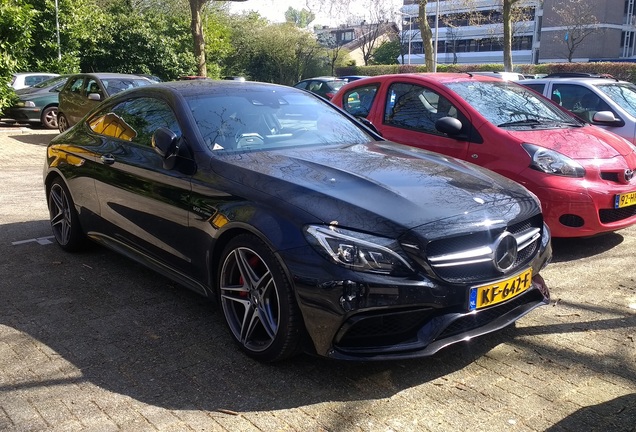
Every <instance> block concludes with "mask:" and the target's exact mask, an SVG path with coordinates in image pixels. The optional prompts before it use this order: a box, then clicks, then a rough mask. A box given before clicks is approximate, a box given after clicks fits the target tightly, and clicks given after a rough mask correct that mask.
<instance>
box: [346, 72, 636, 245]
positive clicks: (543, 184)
mask: <svg viewBox="0 0 636 432" xmlns="http://www.w3.org/2000/svg"><path fill="white" fill-rule="evenodd" d="M354 95H355V97H352V96H354ZM356 98H358V99H359V100H360V102H359V103H355V102H354V103H349V101H351V100H352V99H356ZM333 102H334V103H335V104H336V105H339V106H341V107H344V109H345V110H347V111H348V112H350V113H351V114H353V115H355V116H361V117H363V118H365V121H367V122H371V123H372V124H373V125H374V127H375V128H376V129H377V130H378V131H379V132H380V133H381V134H382V135H383V136H384V137H385V138H387V139H389V140H392V141H396V142H400V143H403V144H408V145H412V146H416V147H420V148H424V149H427V150H432V151H435V152H438V153H442V154H445V155H448V156H453V157H457V158H459V159H463V160H465V161H469V162H472V163H475V164H477V165H480V166H482V167H485V168H488V169H491V170H493V171H495V172H498V173H499V174H502V175H504V176H506V177H508V178H510V179H512V180H515V181H517V182H519V183H521V184H522V185H524V186H526V187H527V188H528V189H530V191H532V192H534V193H535V194H536V195H537V196H538V197H539V199H540V200H541V204H542V206H543V213H544V217H545V219H546V221H547V223H548V225H549V226H550V228H551V230H552V235H553V236H554V237H583V236H592V235H596V234H601V233H605V232H610V231H616V230H618V229H621V228H625V227H627V226H630V225H633V224H636V179H634V171H636V148H635V147H634V146H633V145H632V144H631V143H629V142H627V141H625V140H624V139H623V138H621V137H619V136H617V135H615V134H612V133H610V132H608V131H605V130H603V129H600V128H597V127H595V126H590V125H587V124H586V123H584V122H583V121H581V120H580V119H578V118H577V117H575V116H574V115H572V114H570V113H569V112H568V111H566V110H565V109H562V108H561V107H559V106H557V105H556V104H554V103H552V102H551V101H549V100H547V99H546V98H544V97H542V96H540V95H537V94H536V93H535V92H533V91H531V90H529V89H528V88H527V87H524V86H521V85H519V84H516V83H515V82H512V81H503V80H501V79H497V78H492V77H486V76H481V75H471V74H445V73H437V74H399V75H384V76H381V77H373V78H367V79H364V80H358V81H355V82H353V83H350V84H348V85H346V86H345V87H343V88H342V89H340V91H339V92H338V94H337V95H336V96H335V97H334V99H333Z"/></svg>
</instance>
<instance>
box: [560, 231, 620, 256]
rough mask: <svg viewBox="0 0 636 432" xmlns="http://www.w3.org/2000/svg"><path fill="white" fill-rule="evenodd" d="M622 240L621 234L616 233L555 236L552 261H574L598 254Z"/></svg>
mask: <svg viewBox="0 0 636 432" xmlns="http://www.w3.org/2000/svg"><path fill="white" fill-rule="evenodd" d="M623 240H624V238H623V236H622V235H621V234H618V233H608V234H602V235H599V236H596V237H586V238H555V239H552V252H553V256H552V261H553V262H564V261H574V260H577V259H580V258H587V257H592V256H595V255H600V254H602V253H603V252H607V251H608V250H610V249H613V248H615V247H616V246H618V245H619V244H621V243H622V242H623Z"/></svg>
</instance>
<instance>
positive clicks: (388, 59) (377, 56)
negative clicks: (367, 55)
mask: <svg viewBox="0 0 636 432" xmlns="http://www.w3.org/2000/svg"><path fill="white" fill-rule="evenodd" d="M401 52H402V44H401V43H400V41H397V40H395V41H386V42H382V44H380V46H379V47H378V48H377V49H376V50H375V51H374V52H373V56H372V57H371V62H372V63H373V64H385V65H390V64H397V63H398V61H397V59H398V57H399V56H400V54H401Z"/></svg>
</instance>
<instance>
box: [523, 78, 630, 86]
mask: <svg viewBox="0 0 636 432" xmlns="http://www.w3.org/2000/svg"><path fill="white" fill-rule="evenodd" d="M549 82H559V83H566V84H571V83H576V84H583V85H596V84H610V83H623V84H629V81H621V80H619V79H617V78H599V77H576V78H574V77H573V78H558V77H555V78H548V77H544V78H536V79H527V80H524V82H523V83H522V84H545V83H549Z"/></svg>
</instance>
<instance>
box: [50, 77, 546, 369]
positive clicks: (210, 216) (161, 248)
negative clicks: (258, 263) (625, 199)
mask: <svg viewBox="0 0 636 432" xmlns="http://www.w3.org/2000/svg"><path fill="white" fill-rule="evenodd" d="M241 84H242V83H233V82H227V85H224V86H222V87H220V90H217V91H227V92H233V91H235V89H237V88H240V87H238V86H240V85H241ZM208 85H214V84H209V83H208V84H205V83H204V84H201V83H199V82H192V83H190V82H188V83H185V82H184V83H179V84H172V83H168V84H165V85H164V84H159V85H156V86H152V87H145V88H142V89H138V90H135V94H136V95H146V96H151V97H158V98H161V99H162V100H164V101H166V102H168V103H169V104H170V106H171V107H172V108H173V110H174V113H175V115H176V117H177V119H178V121H179V123H180V125H181V129H182V131H183V136H182V139H181V145H182V146H185V147H187V149H188V150H189V155H190V159H191V160H190V161H189V162H188V165H189V166H196V170H195V172H194V174H191V172H190V170H183V171H185V172H183V171H182V170H180V168H179V166H177V168H175V169H174V170H166V169H164V168H163V166H162V163H161V162H162V161H161V158H160V157H159V155H158V154H157V153H156V152H154V151H153V150H152V149H151V148H147V149H139V148H135V149H134V151H132V150H131V151H124V147H123V146H121V145H120V143H118V142H117V141H116V140H111V139H107V138H105V137H103V136H100V135H96V134H94V133H92V131H91V130H90V128H88V126H87V125H86V124H85V123H81V124H78V125H77V126H76V127H74V128H72V129H70V130H69V131H67V132H66V133H64V134H61V135H60V136H58V137H56V138H55V139H54V140H53V141H52V142H51V144H50V146H49V149H48V156H47V157H48V160H47V166H48V167H47V168H45V182H46V183H47V185H49V184H50V182H51V180H52V178H53V177H55V176H56V175H61V176H62V177H63V178H64V179H65V180H66V182H67V183H68V185H69V189H70V191H71V193H72V197H73V200H74V202H75V204H76V207H77V209H78V212H79V215H80V220H81V224H82V227H83V229H84V230H85V231H86V232H88V234H89V236H90V237H91V238H92V239H94V240H96V241H98V242H100V243H102V244H104V245H106V246H108V247H111V248H113V249H116V250H118V251H119V252H121V253H123V254H125V255H127V256H129V257H131V258H133V259H135V260H137V261H139V262H142V263H143V264H145V265H148V266H149V267H152V268H154V269H155V270H157V271H160V272H161V273H163V274H164V275H166V276H168V277H171V278H173V279H174V280H176V281H178V282H180V283H182V284H183V285H185V286H187V287H189V288H191V289H194V290H196V291H197V292H200V293H201V294H204V295H208V296H213V295H214V279H215V277H216V271H217V268H216V266H215V265H214V263H215V260H216V259H217V256H218V255H219V254H220V252H221V251H222V249H223V247H224V245H225V244H227V241H228V240H229V239H230V238H231V237H232V236H234V235H236V234H237V233H239V232H245V231H248V232H251V233H253V234H255V235H257V236H258V237H260V238H261V239H262V240H263V241H264V242H265V243H266V244H267V245H268V246H269V247H270V248H271V249H272V250H273V251H274V252H275V254H276V255H277V256H279V257H280V258H281V260H282V263H283V266H284V269H285V271H286V273H287V274H288V277H289V280H290V281H292V283H293V285H294V287H295V294H296V298H297V300H298V304H299V306H300V309H301V311H302V315H303V319H304V323H305V327H306V329H307V332H308V334H309V336H310V338H311V341H312V344H311V346H309V347H308V350H309V351H313V352H315V353H317V354H319V355H323V356H330V357H334V358H342V359H383V358H408V357H417V356H422V355H430V354H433V353H434V352H436V351H437V350H438V349H440V348H442V347H443V346H445V345H447V344H449V343H453V342H456V341H457V340H459V338H458V337H453V336H452V335H451V336H450V337H448V338H446V339H443V340H436V339H435V338H436V337H437V336H438V335H439V331H438V330H439V329H441V328H443V327H445V326H446V324H448V322H450V321H452V320H454V319H457V318H465V317H466V316H467V315H471V316H472V317H475V316H480V315H484V314H487V313H488V310H484V311H479V312H471V313H467V312H466V302H467V288H468V287H469V286H471V284H449V283H446V282H444V281H443V280H440V279H438V278H435V277H432V276H431V272H430V271H429V272H428V273H427V271H426V270H427V269H425V268H422V267H420V266H419V265H418V266H416V272H414V273H413V274H411V275H409V276H407V277H405V276H401V277H397V276H387V275H377V274H371V273H362V272H357V271H353V270H349V269H346V268H343V267H342V266H339V265H336V264H335V263H333V262H330V261H328V260H326V259H325V258H324V257H323V256H322V255H320V254H319V253H317V252H316V250H315V249H314V248H313V247H312V246H310V245H309V243H308V242H307V240H306V238H305V236H304V234H303V227H305V226H307V225H309V224H324V225H327V224H337V225H338V226H342V227H348V228H352V229H356V230H359V231H364V232H369V233H373V234H376V235H382V236H386V237H390V238H397V239H403V240H407V239H408V240H409V241H411V242H417V243H418V244H419V245H421V246H422V247H423V248H425V247H426V245H427V243H428V242H430V241H432V240H436V239H444V238H447V237H448V238H452V237H455V236H459V235H460V234H464V233H467V232H478V231H488V230H489V229H491V228H487V227H485V225H484V221H495V226H494V227H496V228H499V229H502V228H503V227H505V225H507V224H511V223H514V222H516V221H519V220H523V219H527V218H532V217H535V218H536V217H538V218H540V217H541V216H540V207H539V205H538V203H537V201H536V199H534V198H533V197H532V196H530V195H529V194H527V192H526V191H525V190H524V189H523V188H522V187H520V186H519V185H517V184H516V183H513V182H511V181H509V180H506V179H504V178H503V177H500V176H498V175H496V174H493V173H491V172H489V171H486V170H483V169H480V168H476V167H474V166H472V165H470V164H467V163H464V162H461V161H458V160H454V159H452V158H447V157H444V156H440V155H436V154H433V153H429V152H426V151H422V150H418V149H414V148H411V147H406V146H401V145H396V144H393V143H388V142H386V141H382V140H377V139H376V140H371V141H370V142H369V143H368V144H366V145H361V144H356V145H341V146H333V145H332V146H325V147H321V148H318V149H312V148H309V149H293V148H291V149H285V150H275V151H270V152H250V151H246V152H243V153H239V154H217V155H211V154H210V151H208V150H207V149H206V148H205V147H204V146H203V145H202V144H201V143H202V139H201V137H200V135H199V133H198V131H197V128H196V126H195V124H194V120H193V118H192V115H191V113H190V112H188V109H187V106H186V105H185V102H184V99H183V96H182V94H181V93H183V94H188V92H197V91H199V90H200V89H201V88H202V87H201V86H208ZM126 97H128V93H124V94H120V95H117V96H115V97H114V98H112V99H111V100H113V101H117V100H123V99H125V98H126ZM112 103H114V102H112ZM361 127H362V126H361ZM376 138H377V137H376ZM127 147H130V146H127ZM106 155H109V156H113V157H114V160H115V162H114V163H110V161H109V162H105V159H104V156H106ZM149 163H150V164H151V165H152V166H153V167H154V170H148V169H146V168H145V167H146V166H147V165H148V164H149ZM290 172H293V175H290V174H289V173H290ZM405 185H408V188H407V187H405ZM47 188H48V186H47ZM440 202H443V203H444V205H440ZM497 221H498V222H497ZM542 236H543V238H544V240H545V239H546V236H548V237H547V238H549V234H548V233H547V232H546V231H545V230H544V232H543V233H542ZM550 256H551V247H550V244H549V241H548V242H547V243H544V244H543V246H542V247H541V248H540V250H539V251H538V252H537V254H536V256H534V257H533V259H532V260H531V261H529V263H528V265H531V266H532V267H533V269H534V275H535V283H534V284H533V287H532V288H531V289H530V290H529V291H528V292H527V293H525V294H523V296H533V299H532V300H529V302H528V303H527V304H522V305H520V306H519V307H517V308H515V309H513V310H510V311H508V312H506V313H505V314H502V316H500V317H498V318H497V319H495V320H491V321H489V322H488V323H487V325H483V326H480V327H478V328H475V329H473V330H472V331H470V332H467V333H462V334H461V338H465V337H467V336H477V335H479V334H482V333H485V332H487V331H492V330H494V329H497V328H501V327H503V326H505V325H508V324H510V323H511V322H513V321H514V320H515V319H517V318H519V317H520V316H522V315H523V314H525V313H527V312H529V311H530V310H531V309H533V308H534V307H536V306H538V305H540V304H545V303H547V302H548V299H549V293H548V291H547V288H546V287H545V285H544V284H543V282H542V280H541V278H540V276H539V275H538V274H539V270H540V269H541V268H542V267H543V266H544V265H545V264H547V262H548V261H549V258H550ZM429 270H430V269H429ZM502 277H503V276H502ZM490 281H492V279H491V280H488V281H486V280H484V281H481V282H482V283H486V282H490ZM495 307H499V306H495ZM441 309H444V310H445V311H448V310H452V311H454V312H452V313H451V314H450V315H449V314H443V315H441V314H439V313H438V312H437V311H438V310H441ZM413 313H418V314H419V313H425V314H428V315H427V316H429V320H428V321H427V325H426V326H424V327H423V328H422V330H421V331H420V332H419V334H420V337H419V341H413V340H410V341H406V342H404V341H403V342H402V343H396V344H395V345H391V344H386V345H384V346H382V347H380V348H377V349H360V350H357V349H355V348H353V349H347V348H343V347H338V346H337V341H338V340H340V338H342V336H343V334H344V330H343V329H346V328H347V326H351V325H352V323H355V321H356V320H357V319H359V318H361V317H362V318H364V317H365V316H369V315H374V314H376V315H383V314H386V316H387V317H389V316H390V317H395V316H398V315H400V314H403V315H405V316H407V315H408V314H413ZM471 319H472V318H471ZM343 325H344V327H343Z"/></svg>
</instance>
